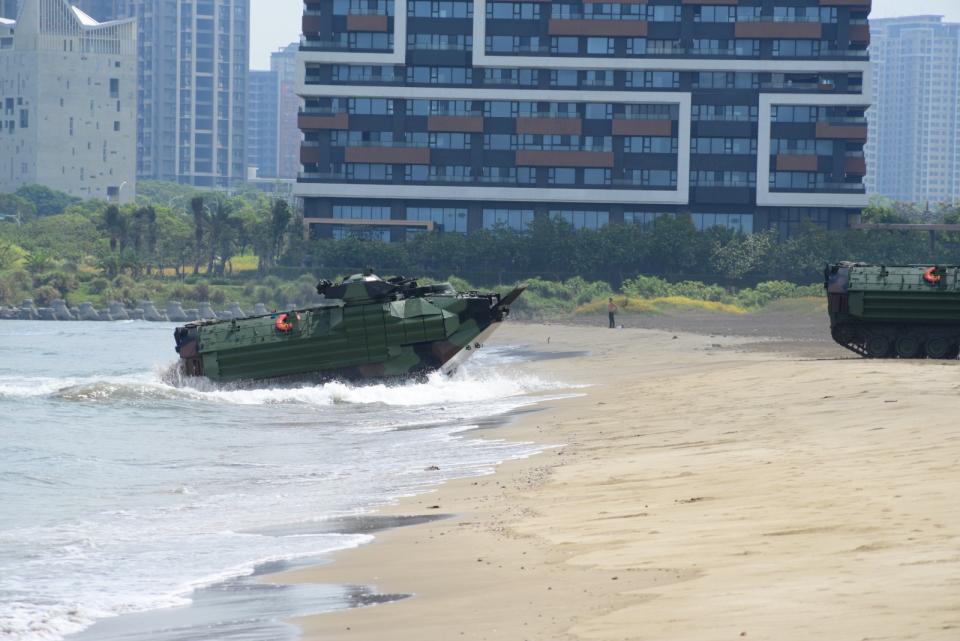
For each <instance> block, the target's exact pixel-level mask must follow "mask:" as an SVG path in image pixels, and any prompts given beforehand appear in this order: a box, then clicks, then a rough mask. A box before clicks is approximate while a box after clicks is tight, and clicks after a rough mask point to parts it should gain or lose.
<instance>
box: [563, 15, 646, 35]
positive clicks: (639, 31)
mask: <svg viewBox="0 0 960 641" xmlns="http://www.w3.org/2000/svg"><path fill="white" fill-rule="evenodd" d="M549 33H550V35H551V36H626V37H643V36H646V35H647V22H646V20H582V19H580V20H577V19H573V20H568V19H551V20H550V23H549Z"/></svg>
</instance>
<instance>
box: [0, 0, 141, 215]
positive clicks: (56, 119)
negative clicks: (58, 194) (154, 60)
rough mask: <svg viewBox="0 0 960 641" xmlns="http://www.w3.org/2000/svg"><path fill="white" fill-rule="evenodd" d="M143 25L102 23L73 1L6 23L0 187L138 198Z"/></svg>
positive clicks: (28, 8)
mask: <svg viewBox="0 0 960 641" xmlns="http://www.w3.org/2000/svg"><path fill="white" fill-rule="evenodd" d="M136 50H137V45H136V23H135V21H133V20H124V21H115V22H107V23H102V24H101V23H99V22H97V21H96V20H94V19H93V18H91V17H90V16H88V15H87V14H85V13H84V12H82V11H80V10H79V9H78V8H76V7H72V6H70V4H68V3H67V2H66V0H26V1H25V2H23V3H22V6H21V7H20V13H19V15H18V17H17V20H16V21H14V20H10V19H0V192H11V191H15V190H16V189H18V188H19V187H21V186H23V185H29V184H40V185H45V186H47V187H50V188H52V189H58V190H60V191H64V192H67V193H68V194H71V195H74V196H78V197H80V198H101V199H104V200H111V201H117V202H124V203H125V202H131V201H132V200H133V198H134V194H135V187H136V185H135V183H136V133H137V132H136V104H137V68H136Z"/></svg>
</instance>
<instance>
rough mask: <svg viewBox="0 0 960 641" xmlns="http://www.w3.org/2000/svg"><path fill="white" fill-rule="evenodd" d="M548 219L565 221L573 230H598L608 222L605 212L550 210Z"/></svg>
mask: <svg viewBox="0 0 960 641" xmlns="http://www.w3.org/2000/svg"><path fill="white" fill-rule="evenodd" d="M550 217H551V218H554V219H559V220H565V221H567V222H568V223H570V224H571V225H573V227H574V228H575V229H600V228H601V227H606V226H607V224H609V222H610V212H607V211H580V210H552V211H551V212H550Z"/></svg>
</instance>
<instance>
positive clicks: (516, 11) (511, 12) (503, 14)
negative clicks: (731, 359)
mask: <svg viewBox="0 0 960 641" xmlns="http://www.w3.org/2000/svg"><path fill="white" fill-rule="evenodd" d="M469 4H471V5H472V4H473V3H472V2H471V3H469ZM487 18H492V19H494V20H539V19H540V5H539V4H538V3H536V2H488V3H487Z"/></svg>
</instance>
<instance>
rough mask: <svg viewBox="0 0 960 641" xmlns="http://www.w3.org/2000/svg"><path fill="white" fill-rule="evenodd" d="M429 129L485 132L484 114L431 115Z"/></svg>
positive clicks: (428, 123) (428, 121) (428, 120)
mask: <svg viewBox="0 0 960 641" xmlns="http://www.w3.org/2000/svg"><path fill="white" fill-rule="evenodd" d="M427 131H463V132H468V133H483V117H482V116H430V117H428V118H427Z"/></svg>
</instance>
